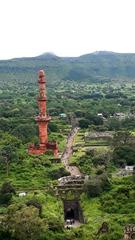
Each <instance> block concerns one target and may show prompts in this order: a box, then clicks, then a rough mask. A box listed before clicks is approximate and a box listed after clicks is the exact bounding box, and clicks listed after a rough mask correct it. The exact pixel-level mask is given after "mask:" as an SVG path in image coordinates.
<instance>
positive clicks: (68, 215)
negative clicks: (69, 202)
mask: <svg viewBox="0 0 135 240" xmlns="http://www.w3.org/2000/svg"><path fill="white" fill-rule="evenodd" d="M74 218H75V214H74V210H73V209H72V208H69V209H67V211H66V213H65V219H74Z"/></svg>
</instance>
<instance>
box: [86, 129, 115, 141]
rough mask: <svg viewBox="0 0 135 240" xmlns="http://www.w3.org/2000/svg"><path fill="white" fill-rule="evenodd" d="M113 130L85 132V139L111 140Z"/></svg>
mask: <svg viewBox="0 0 135 240" xmlns="http://www.w3.org/2000/svg"><path fill="white" fill-rule="evenodd" d="M113 134H114V132H113V131H104V132H96V131H93V132H86V133H85V141H90V140H111V139H112V138H113Z"/></svg>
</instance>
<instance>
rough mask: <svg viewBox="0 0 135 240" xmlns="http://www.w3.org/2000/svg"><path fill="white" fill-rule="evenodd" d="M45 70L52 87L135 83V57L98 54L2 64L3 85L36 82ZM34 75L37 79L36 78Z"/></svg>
mask: <svg viewBox="0 0 135 240" xmlns="http://www.w3.org/2000/svg"><path fill="white" fill-rule="evenodd" d="M41 68H43V69H45V70H46V72H47V74H48V75H49V80H50V81H51V83H54V82H57V80H59V81H60V80H64V81H66V80H75V81H87V82H89V83H90V82H94V83H96V82H100V83H101V82H110V81H117V80H118V79H119V81H126V80H127V81H132V80H134V79H135V54H132V53H130V54H129V53H114V52H106V51H100V52H94V53H91V54H86V55H82V56H80V57H58V56H56V55H54V54H51V53H45V54H42V55H40V56H37V57H32V58H16V59H11V60H4V61H3V60H1V61H0V81H3V80H4V79H5V80H8V81H10V80H12V79H13V80H14V79H18V80H22V79H23V80H24V78H25V76H26V75H27V77H26V78H27V80H28V76H29V80H31V79H34V78H35V76H34V75H35V73H36V72H37V71H38V70H39V69H41ZM33 74H34V75H33Z"/></svg>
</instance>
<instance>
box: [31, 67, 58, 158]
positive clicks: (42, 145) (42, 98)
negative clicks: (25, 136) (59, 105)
mask: <svg viewBox="0 0 135 240" xmlns="http://www.w3.org/2000/svg"><path fill="white" fill-rule="evenodd" d="M38 77H39V79H38V83H39V96H38V108H39V115H38V116H36V117H35V120H36V122H37V124H38V129H39V144H38V145H34V144H31V145H30V146H29V149H28V152H29V154H38V155H40V154H43V153H45V152H46V151H47V150H52V151H53V153H54V156H55V157H57V155H58V146H57V143H56V142H49V141H48V132H47V130H48V123H49V121H50V120H51V117H50V116H49V115H47V113H46V101H47V98H46V79H45V73H44V71H43V70H40V71H39V74H38Z"/></svg>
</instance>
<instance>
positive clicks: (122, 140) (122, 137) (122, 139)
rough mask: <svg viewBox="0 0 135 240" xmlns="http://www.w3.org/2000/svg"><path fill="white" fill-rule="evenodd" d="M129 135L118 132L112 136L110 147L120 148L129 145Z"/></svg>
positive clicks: (125, 132)
mask: <svg viewBox="0 0 135 240" xmlns="http://www.w3.org/2000/svg"><path fill="white" fill-rule="evenodd" d="M130 139H131V133H130V132H129V131H118V132H116V133H115V134H114V136H113V141H112V146H113V147H120V146H123V145H127V144H129V143H130Z"/></svg>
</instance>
